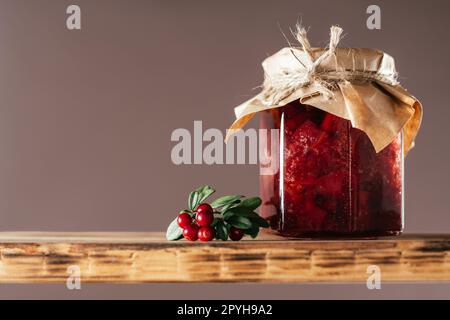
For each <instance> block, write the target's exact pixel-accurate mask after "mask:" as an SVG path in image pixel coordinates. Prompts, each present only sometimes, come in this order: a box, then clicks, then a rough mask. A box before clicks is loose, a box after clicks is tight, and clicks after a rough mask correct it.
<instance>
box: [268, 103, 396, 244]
mask: <svg viewBox="0 0 450 320" xmlns="http://www.w3.org/2000/svg"><path fill="white" fill-rule="evenodd" d="M260 114H261V129H279V135H278V137H277V138H273V136H271V134H270V130H267V143H263V144H262V145H261V147H262V149H263V150H262V153H265V154H266V157H267V159H268V160H269V161H270V162H271V163H278V164H279V165H277V169H276V170H273V172H271V173H270V174H268V173H267V172H264V174H263V173H261V175H260V181H261V197H262V200H263V205H262V207H261V214H262V216H264V217H265V218H267V219H268V220H269V221H270V224H271V227H272V228H273V229H275V230H277V231H278V232H279V233H280V234H281V235H284V236H292V237H329V236H359V237H366V236H382V235H396V234H400V233H401V232H402V229H403V139H402V135H401V134H399V136H398V137H397V138H396V139H395V140H394V141H392V142H391V143H390V144H389V145H388V146H387V147H385V148H384V149H383V150H381V151H380V152H379V153H376V152H375V149H374V147H373V145H372V143H371V142H370V140H369V138H368V136H367V135H366V134H365V133H364V132H363V131H361V130H359V129H356V128H352V126H351V123H350V121H348V120H346V119H343V118H340V117H337V116H334V115H332V114H330V113H327V112H325V111H322V110H320V109H317V108H314V107H311V106H308V105H301V104H299V103H291V104H289V105H287V106H285V107H282V108H277V109H272V110H269V111H263V112H261V113H260ZM275 139H276V141H275ZM261 172H263V171H262V170H261Z"/></svg>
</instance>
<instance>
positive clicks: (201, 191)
mask: <svg viewBox="0 0 450 320" xmlns="http://www.w3.org/2000/svg"><path fill="white" fill-rule="evenodd" d="M215 191H216V190H214V189H213V188H211V187H210V186H203V187H200V188H197V189H195V190H194V191H192V192H191V193H190V194H189V201H188V205H189V209H190V210H195V208H196V207H197V206H198V205H199V204H200V203H202V202H203V201H205V200H206V198H208V197H209V196H210V195H212V194H213V193H214V192H215Z"/></svg>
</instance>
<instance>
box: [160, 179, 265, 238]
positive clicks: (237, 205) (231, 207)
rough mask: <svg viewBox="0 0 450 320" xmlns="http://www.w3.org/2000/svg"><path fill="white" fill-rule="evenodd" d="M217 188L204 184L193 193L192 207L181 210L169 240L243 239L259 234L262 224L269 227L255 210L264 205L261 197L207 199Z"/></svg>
mask: <svg viewBox="0 0 450 320" xmlns="http://www.w3.org/2000/svg"><path fill="white" fill-rule="evenodd" d="M214 192H215V190H214V189H213V188H211V187H210V186H203V187H200V188H198V189H196V190H194V191H192V192H191V193H190V194H189V201H188V207H189V209H186V210H182V211H180V213H179V214H178V216H177V217H176V218H175V220H173V221H172V223H171V224H170V225H169V227H168V228H167V233H166V238H167V240H179V239H182V238H185V239H187V240H190V241H196V240H200V241H211V240H213V239H214V238H215V239H218V240H224V241H225V240H227V239H228V238H229V239H231V240H233V241H239V240H241V239H242V237H243V236H244V235H249V236H251V237H252V238H256V237H257V236H258V233H259V229H260V228H267V227H269V223H268V222H267V221H266V220H265V219H263V218H261V217H260V216H259V215H258V214H257V213H256V212H255V210H256V208H258V207H259V206H260V205H261V199H260V198H258V197H252V198H244V197H243V196H239V195H231V196H223V197H220V198H218V199H216V200H214V201H212V202H211V203H210V204H208V203H206V202H205V200H206V199H207V198H208V197H209V196H210V195H212V194H213V193H214Z"/></svg>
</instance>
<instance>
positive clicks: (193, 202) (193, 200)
mask: <svg viewBox="0 0 450 320" xmlns="http://www.w3.org/2000/svg"><path fill="white" fill-rule="evenodd" d="M198 197H199V194H198V192H197V191H192V192H191V193H190V194H189V201H188V207H189V210H194V209H195V207H196V206H197V204H198Z"/></svg>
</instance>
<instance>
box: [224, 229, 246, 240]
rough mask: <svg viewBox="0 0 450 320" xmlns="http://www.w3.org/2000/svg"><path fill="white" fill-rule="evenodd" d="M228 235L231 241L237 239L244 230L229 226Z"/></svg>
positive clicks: (240, 237)
mask: <svg viewBox="0 0 450 320" xmlns="http://www.w3.org/2000/svg"><path fill="white" fill-rule="evenodd" d="M228 236H229V237H230V239H231V240H233V241H239V240H241V239H242V237H243V236H244V230H242V229H239V228H236V227H231V229H230V233H229V234H228Z"/></svg>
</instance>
